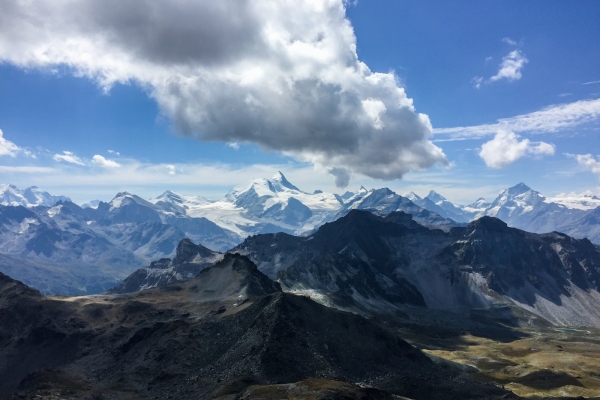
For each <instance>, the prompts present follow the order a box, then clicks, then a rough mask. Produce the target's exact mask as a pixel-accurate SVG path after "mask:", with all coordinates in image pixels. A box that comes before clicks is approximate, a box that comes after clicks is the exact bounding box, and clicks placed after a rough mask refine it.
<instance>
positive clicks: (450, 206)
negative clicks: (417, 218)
mask: <svg viewBox="0 0 600 400" xmlns="http://www.w3.org/2000/svg"><path fill="white" fill-rule="evenodd" d="M405 197H407V198H408V199H410V200H411V201H412V202H413V203H415V204H416V205H418V206H419V207H422V208H424V209H426V210H429V211H433V212H436V213H438V214H439V215H441V216H442V217H444V218H449V219H452V220H454V221H456V222H469V221H471V220H472V219H473V216H474V214H473V213H472V212H471V211H468V210H466V207H465V206H460V205H457V204H454V203H452V202H450V201H448V200H447V199H446V198H445V197H443V196H442V195H440V194H439V193H437V192H436V191H435V190H432V191H430V192H429V194H428V195H427V196H426V197H424V198H423V197H420V196H419V195H417V194H416V193H414V192H410V193H409V194H407V195H405Z"/></svg>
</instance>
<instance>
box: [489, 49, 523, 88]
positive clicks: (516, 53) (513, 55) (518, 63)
mask: <svg viewBox="0 0 600 400" xmlns="http://www.w3.org/2000/svg"><path fill="white" fill-rule="evenodd" d="M528 62H529V60H528V59H527V58H526V57H525V54H523V53H522V52H521V50H513V51H511V52H510V53H508V55H506V56H505V57H504V58H502V63H501V64H500V67H499V69H498V73H497V74H496V75H494V76H492V77H491V78H490V79H489V82H496V81H499V80H501V79H506V80H508V81H516V80H519V79H521V77H522V76H523V75H522V74H521V70H522V69H523V67H524V66H525V64H527V63H528Z"/></svg>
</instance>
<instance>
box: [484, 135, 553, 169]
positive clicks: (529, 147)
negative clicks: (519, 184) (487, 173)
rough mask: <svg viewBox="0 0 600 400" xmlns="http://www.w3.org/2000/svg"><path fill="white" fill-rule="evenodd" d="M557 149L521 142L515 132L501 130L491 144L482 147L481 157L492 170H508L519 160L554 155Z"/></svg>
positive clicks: (525, 140) (551, 145) (540, 143)
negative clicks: (533, 156)
mask: <svg viewBox="0 0 600 400" xmlns="http://www.w3.org/2000/svg"><path fill="white" fill-rule="evenodd" d="M554 151H555V147H554V145H553V144H550V143H545V142H530V141H529V139H523V140H521V141H519V136H518V135H516V134H515V133H514V132H510V131H503V130H500V131H498V133H496V136H494V138H493V139H492V140H490V141H489V142H486V143H484V144H483V145H482V146H481V151H480V152H479V156H480V157H481V158H482V159H483V161H485V164H486V165H487V166H488V167H491V168H506V167H508V166H509V165H510V164H512V163H514V162H515V161H517V160H518V159H519V158H521V157H523V156H525V155H527V154H529V155H537V156H543V155H553V154H554Z"/></svg>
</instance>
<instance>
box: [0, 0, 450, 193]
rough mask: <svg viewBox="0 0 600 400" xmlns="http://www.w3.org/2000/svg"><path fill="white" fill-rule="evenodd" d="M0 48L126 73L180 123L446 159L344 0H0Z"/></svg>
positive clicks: (202, 133)
mask: <svg viewBox="0 0 600 400" xmlns="http://www.w3.org/2000/svg"><path fill="white" fill-rule="evenodd" d="M0 9H2V10H3V11H2V13H0V59H2V60H4V61H6V62H9V63H12V64H15V65H18V66H22V67H35V68H39V67H42V68H46V67H49V68H53V67H56V66H60V65H62V66H66V67H68V68H69V70H70V71H72V72H73V73H75V74H78V75H81V76H87V77H89V78H92V79H94V80H96V81H97V82H98V83H99V85H101V86H102V87H103V88H104V89H105V90H109V89H110V86H111V85H112V84H114V83H115V82H129V81H134V82H136V83H138V84H140V85H142V86H144V87H146V88H147V89H148V92H149V93H150V95H151V96H152V97H153V98H154V99H155V100H156V101H157V103H158V104H159V106H160V108H161V110H162V112H163V113H164V114H165V115H167V116H168V117H169V118H170V119H171V120H172V121H173V124H174V125H175V127H176V128H177V130H178V131H179V132H181V133H182V134H186V135H192V136H195V137H197V138H198V139H201V140H211V141H224V142H229V143H234V142H235V143H244V142H246V143H256V144H259V145H260V146H261V147H262V148H264V149H267V150H274V151H280V152H284V153H286V154H289V155H291V156H293V157H295V158H297V159H299V160H302V161H309V162H312V163H315V164H317V165H320V166H322V167H324V168H327V169H328V170H329V171H330V172H331V173H332V174H333V175H334V176H335V177H336V182H337V183H338V184H339V185H341V186H343V185H346V184H347V183H348V180H349V177H350V176H351V175H352V174H356V173H358V174H363V175H366V176H369V177H372V178H377V179H397V178H401V177H402V176H403V174H405V173H406V172H408V171H410V170H414V169H424V168H428V167H430V166H432V165H433V164H436V163H442V164H445V163H446V162H447V161H446V157H445V155H444V153H443V152H442V150H441V149H440V148H438V147H436V146H435V145H434V144H432V143H431V142H430V141H429V136H430V135H431V131H432V128H431V124H430V122H429V119H428V117H427V116H426V115H425V114H420V113H417V112H416V111H415V108H414V106H413V103H412V100H411V99H410V98H408V97H407V96H406V93H405V92H404V89H403V88H402V87H400V86H399V84H398V82H397V80H396V77H395V76H394V74H393V73H374V72H372V71H370V70H369V68H368V66H367V65H365V64H364V63H362V62H361V61H360V60H358V57H357V54H356V38H355V36H354V32H353V29H352V26H351V24H350V22H349V21H348V20H347V19H346V16H345V6H344V3H343V0H312V1H291V0H289V1H288V0H281V1H272V0H252V1H243V0H219V1H214V0H203V1H197V0H173V1H168V2H166V1H164V2H163V1H154V0H130V1H122V0H38V1H25V0H0Z"/></svg>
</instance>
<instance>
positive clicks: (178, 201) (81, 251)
mask: <svg viewBox="0 0 600 400" xmlns="http://www.w3.org/2000/svg"><path fill="white" fill-rule="evenodd" d="M2 188H4V191H3V192H1V193H2V194H3V195H2V196H3V197H0V198H2V199H3V200H2V201H3V202H4V203H5V205H0V240H2V242H0V254H2V255H4V256H6V257H9V258H10V259H11V260H23V262H22V263H21V264H22V268H21V269H17V274H16V275H15V274H14V271H15V268H14V267H10V268H8V264H4V265H5V266H4V267H3V266H2V265H0V271H5V272H9V270H10V272H11V273H12V274H13V276H15V277H16V278H17V279H20V280H23V281H24V282H25V283H27V284H31V285H33V286H35V287H37V288H38V289H40V290H42V291H43V292H44V293H59V294H82V293H95V292H97V291H101V290H105V289H106V288H108V287H110V286H111V285H115V284H117V283H118V282H120V280H121V279H123V278H125V277H126V276H128V274H129V273H131V272H132V271H134V270H136V269H138V268H140V267H142V266H144V265H146V266H148V265H150V263H151V262H152V261H153V260H159V259H161V258H173V257H174V256H175V254H176V247H177V245H178V243H179V242H180V241H181V240H182V239H183V238H189V239H190V240H191V241H192V242H194V243H201V244H202V245H203V246H206V247H207V248H209V249H211V250H212V251H217V252H224V251H227V250H229V249H231V248H232V247H234V246H236V245H238V244H240V243H241V242H243V241H244V240H245V239H246V238H247V237H249V236H252V235H257V234H266V233H276V232H282V233H288V234H291V235H296V236H298V235H300V236H309V235H311V234H313V233H314V232H316V231H317V230H318V229H319V227H321V226H322V225H323V224H325V223H327V222H332V221H335V220H337V219H339V218H341V217H343V216H344V215H347V214H348V213H349V212H351V211H352V210H366V211H370V212H372V213H374V214H376V215H379V216H387V215H389V214H391V213H394V212H398V211H402V212H405V213H407V214H410V215H412V218H413V220H414V222H416V223H418V224H420V225H422V226H425V227H428V228H438V229H441V230H443V231H446V232H448V231H450V230H451V229H452V228H455V227H464V226H466V225H467V224H468V223H469V222H471V221H473V220H474V219H477V218H480V217H482V216H493V217H497V218H500V219H501V220H503V221H505V222H506V223H507V224H508V226H511V227H516V228H519V229H523V230H526V231H530V232H537V233H544V232H552V231H559V232H564V233H566V234H568V235H570V236H573V237H576V238H584V237H587V238H589V239H590V240H591V241H592V242H594V243H600V218H599V217H598V212H600V211H598V208H593V206H594V205H595V204H596V202H600V200H597V198H594V197H593V196H584V197H579V198H578V197H577V196H574V195H571V196H570V197H568V198H566V199H567V200H565V201H564V202H561V200H560V198H558V199H557V198H554V199H548V198H546V197H544V196H543V195H542V194H540V193H539V192H537V191H535V190H533V189H531V188H529V187H528V186H527V185H525V184H524V183H520V184H518V185H515V186H513V187H511V188H509V189H507V190H505V191H503V192H502V193H500V195H499V196H498V197H497V198H496V199H494V201H493V202H491V203H488V202H487V201H486V200H485V199H483V198H480V199H478V200H477V201H476V202H474V203H472V204H470V205H467V206H462V205H457V204H454V203H452V202H450V201H448V200H447V199H445V198H444V197H443V196H442V195H441V194H439V193H437V192H436V191H433V190H432V191H430V192H429V194H428V195H427V196H426V197H424V198H422V197H420V196H418V195H416V194H414V193H409V194H407V195H405V196H401V195H399V194H397V193H395V192H394V191H392V190H390V189H388V188H382V189H370V190H367V189H365V188H364V187H361V188H360V189H359V190H358V191H356V192H346V193H344V194H343V195H337V194H330V193H325V192H322V191H320V190H317V191H314V192H312V193H309V192H305V191H302V190H301V189H300V188H298V187H297V186H296V185H294V184H293V183H291V182H290V181H289V180H288V179H287V178H286V177H285V176H284V175H283V174H282V173H281V172H278V173H277V174H275V176H273V177H272V178H270V179H264V178H259V179H253V180H250V181H249V182H247V183H245V184H243V185H239V186H237V187H235V188H234V189H232V190H231V191H230V192H229V193H228V194H227V195H226V196H224V197H223V198H222V199H221V200H218V201H209V200H207V199H206V198H203V197H201V196H187V195H181V194H178V193H174V192H172V191H166V192H165V193H163V194H161V195H160V196H157V197H156V198H153V199H150V200H145V199H142V198H140V197H139V196H136V195H135V194H132V193H128V192H121V193H118V194H117V195H116V196H115V197H114V198H113V199H112V200H111V201H110V202H108V203H106V202H102V201H99V202H90V204H88V205H87V206H86V207H85V208H82V207H80V206H78V205H76V204H74V203H72V202H70V201H69V200H68V198H67V197H66V196H52V195H50V194H48V193H47V192H43V191H41V190H40V189H38V188H35V187H32V188H29V189H26V190H24V191H20V190H19V189H18V188H16V187H15V186H12V185H3V186H2ZM9 204H12V205H9ZM19 207H21V208H19ZM32 263H34V264H35V263H38V265H39V266H40V267H39V268H34V267H33V265H34V264H32ZM80 266H83V268H81V267H80ZM3 268H5V269H3ZM34 270H37V271H38V272H36V273H34V272H33V271H34ZM59 270H60V271H66V272H65V273H66V276H68V278H67V280H66V281H64V282H57V281H56V277H57V276H58V275H57V271H59ZM40 274H41V275H40ZM44 276H47V277H48V279H47V280H46V281H47V283H44V284H41V282H42V281H44V279H43V278H42V280H41V281H40V277H44ZM94 280H95V281H96V282H97V283H92V282H93V281H94ZM36 285H37V286H36Z"/></svg>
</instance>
